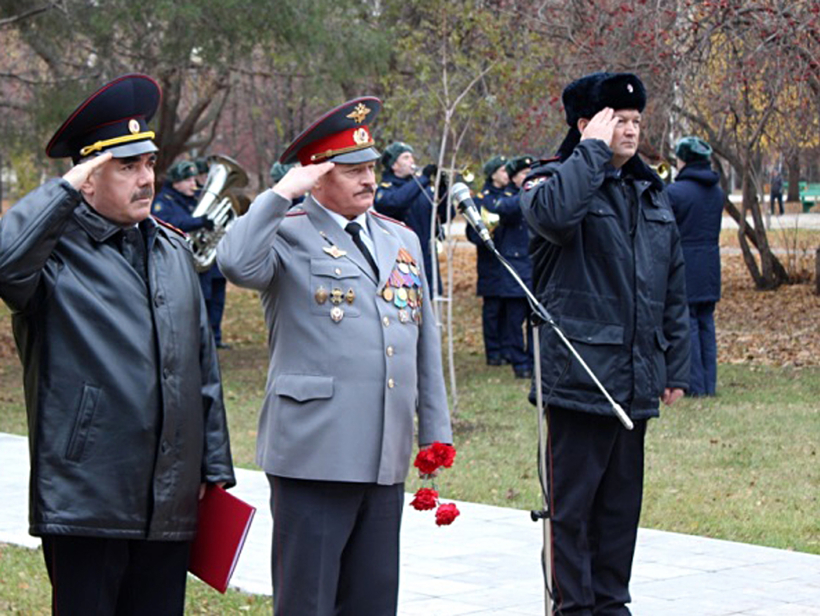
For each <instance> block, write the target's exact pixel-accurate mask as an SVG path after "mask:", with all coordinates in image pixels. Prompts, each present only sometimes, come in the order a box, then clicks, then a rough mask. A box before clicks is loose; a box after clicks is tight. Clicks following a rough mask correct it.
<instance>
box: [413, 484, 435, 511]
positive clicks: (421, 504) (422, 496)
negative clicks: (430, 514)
mask: <svg viewBox="0 0 820 616" xmlns="http://www.w3.org/2000/svg"><path fill="white" fill-rule="evenodd" d="M437 502H438V492H436V491H435V490H431V489H430V488H420V489H419V491H418V492H416V498H414V499H413V501H412V502H411V503H410V505H411V506H412V507H413V508H414V509H418V510H419V511H427V510H428V509H435V508H436V503H437Z"/></svg>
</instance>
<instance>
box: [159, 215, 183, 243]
mask: <svg viewBox="0 0 820 616" xmlns="http://www.w3.org/2000/svg"><path fill="white" fill-rule="evenodd" d="M151 218H153V219H154V222H156V223H157V224H158V225H162V226H163V227H165V228H166V229H170V230H171V231H173V232H174V233H176V234H177V235H181V236H182V237H183V238H185V239H188V234H187V233H185V231H183V230H182V229H177V228H176V227H175V226H174V225H172V224H170V223H167V222H165V221H164V220H162V218H157V217H156V216H151Z"/></svg>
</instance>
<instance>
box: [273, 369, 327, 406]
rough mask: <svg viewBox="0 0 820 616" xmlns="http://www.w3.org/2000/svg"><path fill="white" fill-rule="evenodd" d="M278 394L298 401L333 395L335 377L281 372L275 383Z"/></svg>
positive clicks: (274, 389) (275, 390)
mask: <svg viewBox="0 0 820 616" xmlns="http://www.w3.org/2000/svg"><path fill="white" fill-rule="evenodd" d="M273 392H274V393H275V394H276V395H277V396H284V397H286V398H293V399H294V400H296V401H297V402H306V401H307V400H317V399H326V398H331V397H333V377H332V376H315V375H310V374H280V375H279V376H277V377H276V381H275V382H274V384H273Z"/></svg>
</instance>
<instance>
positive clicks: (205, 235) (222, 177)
mask: <svg viewBox="0 0 820 616" xmlns="http://www.w3.org/2000/svg"><path fill="white" fill-rule="evenodd" d="M208 164H209V167H210V168H209V170H208V179H207V180H205V186H203V187H202V196H201V197H200V198H199V203H197V206H196V208H195V209H194V211H193V214H192V215H193V216H194V217H197V218H198V217H200V216H206V217H208V218H209V219H210V220H211V221H213V223H214V227H213V229H211V230H210V231H209V230H208V229H205V228H202V229H197V230H196V231H194V232H192V233H191V234H190V236H189V237H188V241H189V242H190V244H191V250H192V251H193V253H194V266H195V267H196V270H197V271H198V272H205V271H207V270H208V269H210V267H211V266H212V265H213V263H214V260H215V259H216V245H217V244H219V240H221V239H222V237H223V236H224V235H225V233H226V232H227V230H228V228H229V227H230V226H231V224H233V221H234V220H236V217H237V216H238V215H239V212H240V205H241V203H240V199H239V197H238V196H237V195H232V194H230V193H229V192H228V189H230V188H235V187H242V186H247V185H248V174H247V173H246V172H245V170H244V169H243V168H242V166H241V165H240V164H239V163H238V162H236V161H235V160H233V159H232V158H229V157H227V156H219V155H214V156H210V157H208Z"/></svg>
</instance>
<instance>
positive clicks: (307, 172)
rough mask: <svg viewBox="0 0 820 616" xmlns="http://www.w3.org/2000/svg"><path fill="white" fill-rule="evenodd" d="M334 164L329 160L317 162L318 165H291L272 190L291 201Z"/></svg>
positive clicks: (308, 188) (312, 184)
mask: <svg viewBox="0 0 820 616" xmlns="http://www.w3.org/2000/svg"><path fill="white" fill-rule="evenodd" d="M333 167H335V165H334V164H333V163H331V162H324V163H319V164H318V165H307V166H305V167H293V168H292V169H290V170H289V171H288V172H287V173H286V174H285V177H283V178H282V179H281V180H279V181H278V182H277V183H276V186H274V187H273V191H274V192H275V193H277V194H278V195H281V196H282V197H284V198H285V199H290V200H291V201H293V200H294V199H296V198H297V197H301V196H302V195H304V194H305V193H306V192H307V191H309V190H310V189H311V188H313V187H314V186H315V185H316V181H317V180H318V179H319V178H320V177H322V176H323V175H324V174H326V173H328V172H329V171H330V170H331V169H333Z"/></svg>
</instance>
